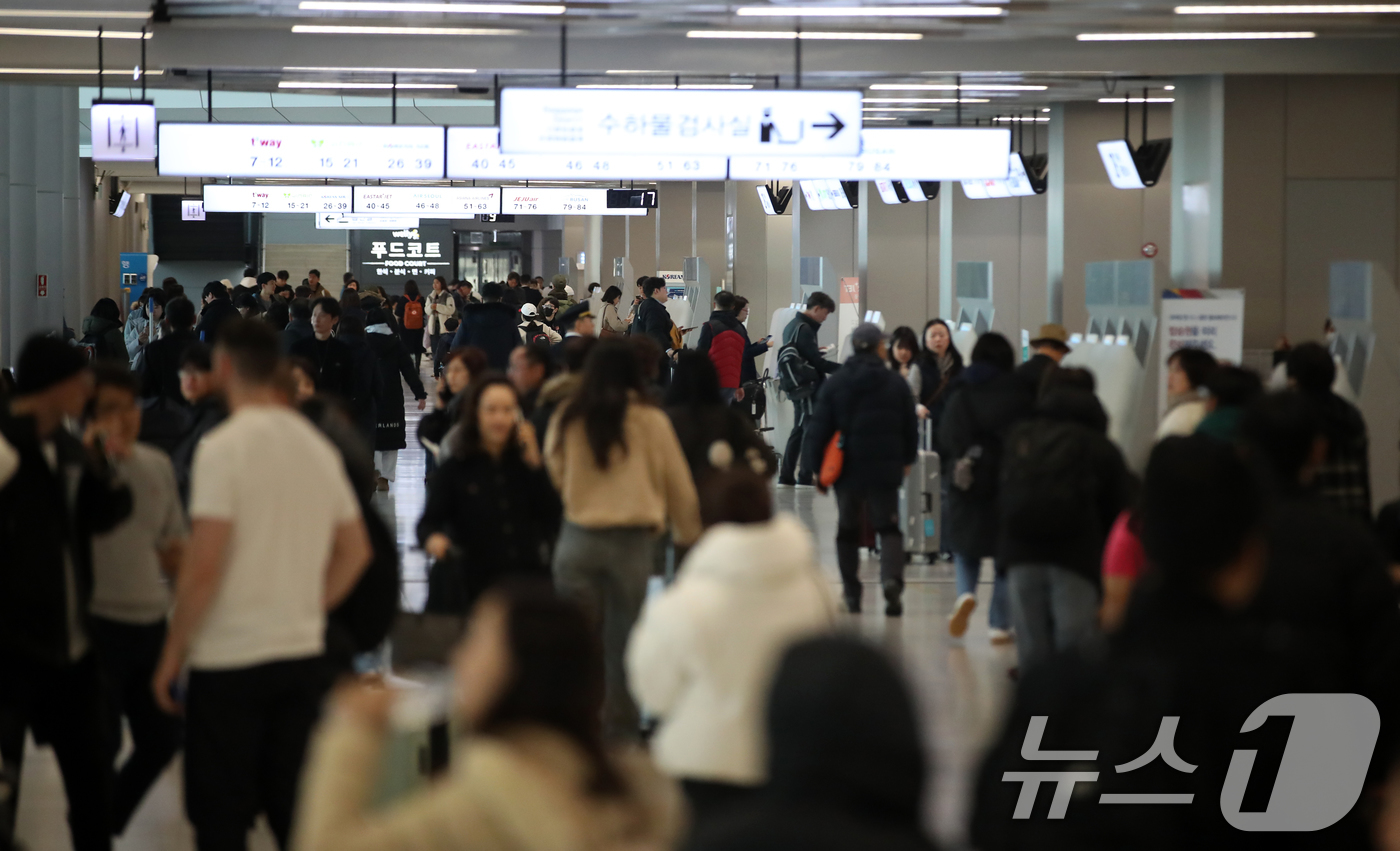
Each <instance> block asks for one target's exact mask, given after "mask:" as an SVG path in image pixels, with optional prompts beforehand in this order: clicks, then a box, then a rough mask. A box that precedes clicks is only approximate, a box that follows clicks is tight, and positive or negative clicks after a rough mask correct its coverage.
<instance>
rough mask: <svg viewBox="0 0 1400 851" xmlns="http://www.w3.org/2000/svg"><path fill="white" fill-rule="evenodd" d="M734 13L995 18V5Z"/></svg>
mask: <svg viewBox="0 0 1400 851" xmlns="http://www.w3.org/2000/svg"><path fill="white" fill-rule="evenodd" d="M737 14H738V15H740V16H742V17H752V18H999V17H1002V16H1003V15H1005V14H1006V10H1005V9H1002V8H999V7H997V6H962V5H955V4H939V5H933V6H740V7H739V8H738V10H737Z"/></svg>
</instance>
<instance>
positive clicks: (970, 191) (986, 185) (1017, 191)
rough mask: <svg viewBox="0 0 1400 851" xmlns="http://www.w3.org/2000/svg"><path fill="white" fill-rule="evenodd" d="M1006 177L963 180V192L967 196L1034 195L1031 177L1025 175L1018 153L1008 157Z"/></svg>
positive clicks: (1006, 196)
mask: <svg viewBox="0 0 1400 851" xmlns="http://www.w3.org/2000/svg"><path fill="white" fill-rule="evenodd" d="M1007 162H1008V166H1009V167H1008V169H1007V172H1006V177H1005V178H1004V179H1002V180H964V181H963V182H962V188H963V194H964V195H966V196H967V197H968V198H978V199H980V198H1021V197H1025V196H1028V195H1034V194H1035V189H1034V188H1033V187H1032V186H1031V179H1030V177H1028V176H1027V175H1026V165H1025V163H1023V162H1022V161H1021V155H1020V154H1012V155H1011V157H1010V158H1009V159H1008V161H1007Z"/></svg>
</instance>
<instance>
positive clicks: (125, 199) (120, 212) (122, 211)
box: [112, 192, 131, 219]
mask: <svg viewBox="0 0 1400 851" xmlns="http://www.w3.org/2000/svg"><path fill="white" fill-rule="evenodd" d="M130 203H131V193H130V192H123V193H122V197H121V198H120V199H118V201H117V206H116V207H114V208H112V215H114V216H116V217H117V218H119V219H120V218H121V217H122V216H125V215H126V205H127V204H130Z"/></svg>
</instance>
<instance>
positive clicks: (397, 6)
mask: <svg viewBox="0 0 1400 851" xmlns="http://www.w3.org/2000/svg"><path fill="white" fill-rule="evenodd" d="M297 8H299V9H301V10H302V11H305V12H389V13H391V14H402V13H407V12H445V13H452V12H456V13H459V14H464V15H562V14H564V12H565V7H564V6H552V5H545V4H543V3H540V4H534V3H381V2H361V0H302V2H301V5H299V6H298V7H297Z"/></svg>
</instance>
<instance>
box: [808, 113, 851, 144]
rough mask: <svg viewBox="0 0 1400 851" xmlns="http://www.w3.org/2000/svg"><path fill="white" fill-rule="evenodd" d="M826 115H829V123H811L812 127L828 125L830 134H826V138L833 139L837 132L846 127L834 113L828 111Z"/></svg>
mask: <svg viewBox="0 0 1400 851" xmlns="http://www.w3.org/2000/svg"><path fill="white" fill-rule="evenodd" d="M827 115H830V116H831V123H830V124H813V125H812V127H814V128H815V127H830V128H831V135H830V136H827V137H826V138H828V139H835V138H836V134H837V133H840V132H841V131H842V130H844V129H846V125H845V124H844V123H843V122H842V121H841V119H840V118H837V117H836V113H834V112H828V113H827Z"/></svg>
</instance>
